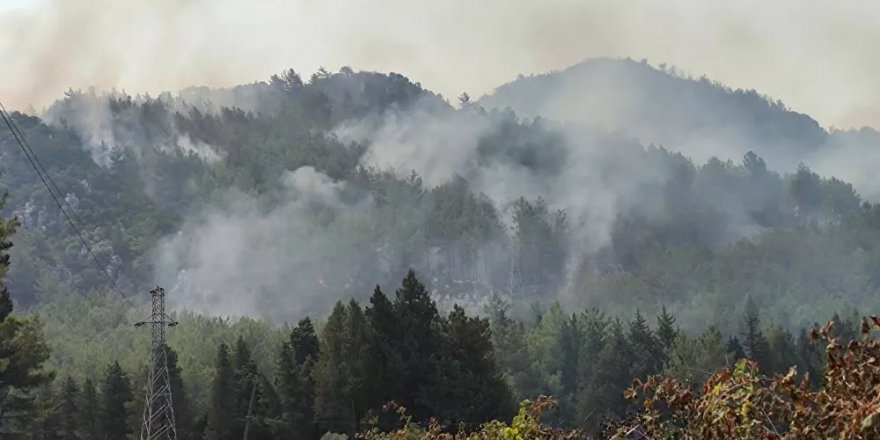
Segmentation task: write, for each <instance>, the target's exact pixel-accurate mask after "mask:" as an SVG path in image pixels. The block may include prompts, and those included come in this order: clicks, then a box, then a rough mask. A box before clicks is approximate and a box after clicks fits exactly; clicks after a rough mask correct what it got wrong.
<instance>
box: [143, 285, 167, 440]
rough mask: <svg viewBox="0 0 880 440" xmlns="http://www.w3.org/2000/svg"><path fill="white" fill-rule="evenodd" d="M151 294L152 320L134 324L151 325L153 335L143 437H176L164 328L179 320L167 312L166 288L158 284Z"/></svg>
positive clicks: (165, 439)
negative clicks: (172, 317) (175, 319)
mask: <svg viewBox="0 0 880 440" xmlns="http://www.w3.org/2000/svg"><path fill="white" fill-rule="evenodd" d="M150 294H152V298H153V313H152V315H150V319H148V320H146V321H142V322H139V323H137V324H135V326H136V327H140V326H143V325H146V324H150V327H151V328H152V335H153V341H152V344H151V347H150V373H149V377H148V378H147V379H148V380H147V385H146V393H147V396H146V399H145V401H144V421H143V425H142V427H141V437H140V440H156V439H162V440H177V428H176V425H175V422H174V405H173V403H172V399H171V382H170V380H169V378H168V353H166V351H165V327H174V326H175V325H177V322H176V321H174V320H173V319H171V318H170V317H169V316H168V315H166V314H165V289H163V288H161V287H158V286H157V287H156V288H155V289H153V290H151V291H150Z"/></svg>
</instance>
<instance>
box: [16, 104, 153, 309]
mask: <svg viewBox="0 0 880 440" xmlns="http://www.w3.org/2000/svg"><path fill="white" fill-rule="evenodd" d="M0 116H2V117H3V121H4V122H5V123H6V126H7V127H8V128H9V131H10V132H11V133H12V136H13V137H14V138H15V141H16V143H18V146H19V147H20V148H21V151H22V152H23V153H24V155H25V157H26V158H27V160H28V162H29V163H30V164H31V167H32V168H33V169H34V171H35V172H36V173H37V176H38V177H39V178H40V181H41V182H43V186H45V187H46V190H47V191H48V192H49V195H50V196H52V200H54V201H55V204H56V205H58V209H60V210H61V214H62V215H63V216H64V218H65V219H66V220H67V224H68V225H70V227H71V229H73V231H74V233H76V236H77V237H79V241H80V242H81V243H82V245H83V246H84V247H85V248H86V251H87V252H88V254H89V256H90V257H91V259H92V261H93V262H94V263H95V265H96V266H98V269H99V270H100V271H101V273H103V274H104V276H105V277H106V278H107V281H109V283H110V287H111V288H112V290H113V291H115V292H116V293H117V294H118V295H119V296H120V297H122V299H123V300H125V301H126V302H127V303H128V305H130V306H131V307H132V308H137V306H135V305H134V303H133V302H132V301H131V300H130V299H129V298H128V297H127V296H126V295H125V294H124V293H123V292H122V290H120V289H119V286H118V285H117V284H116V280H115V279H114V278H113V276H112V275H110V272H109V271H108V270H107V265H104V264H102V263H101V261H100V260H99V259H98V257H97V255H96V254H95V252H94V250H93V249H92V246H91V245H90V244H89V243H88V241H87V240H86V238H85V236H84V235H83V233H82V231H81V229H80V227H78V226H77V225H76V222H74V220H73V218H72V217H71V215H72V216H73V217H76V219H77V220H78V221H79V222H80V224H84V223H85V222H83V221H82V219H80V218H79V215H77V214H76V211H75V210H74V209H73V208H72V207H70V205H69V204H68V203H67V201H66V200H64V199H63V196H62V192H61V190H60V189H58V185H57V184H55V181H54V180H52V177H51V176H50V175H49V173H48V172H47V171H46V168H45V167H44V166H43V164H42V162H40V159H39V158H38V157H37V155H36V153H34V151H33V149H31V147H30V144H28V143H27V140H26V139H25V137H24V135H23V134H22V133H21V130H19V128H18V126H17V125H16V124H15V121H14V120H13V119H12V116H11V115H10V114H9V112H8V111H6V107H5V106H3V103H2V102H0ZM56 193H57V194H56ZM65 205H67V206H68V207H69V208H70V213H68V210H67V209H65V208H64V206H65Z"/></svg>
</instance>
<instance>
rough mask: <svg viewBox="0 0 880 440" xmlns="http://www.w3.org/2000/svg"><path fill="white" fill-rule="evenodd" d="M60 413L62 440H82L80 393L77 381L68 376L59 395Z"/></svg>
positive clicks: (57, 408)
mask: <svg viewBox="0 0 880 440" xmlns="http://www.w3.org/2000/svg"><path fill="white" fill-rule="evenodd" d="M93 404H94V403H93ZM56 405H57V406H56V410H57V412H58V419H59V426H60V433H61V436H60V438H61V440H80V439H81V438H82V437H80V428H81V427H80V423H79V422H80V410H79V408H80V406H79V405H80V392H79V386H78V385H77V384H76V381H75V380H74V379H73V378H72V377H70V376H68V377H67V378H66V379H64V381H63V382H62V383H61V389H60V390H59V393H58V403H57V404H56Z"/></svg>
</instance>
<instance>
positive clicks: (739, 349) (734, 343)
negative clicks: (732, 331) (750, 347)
mask: <svg viewBox="0 0 880 440" xmlns="http://www.w3.org/2000/svg"><path fill="white" fill-rule="evenodd" d="M727 352H728V353H730V355H731V356H732V357H733V359H732V360H733V361H734V362H735V361H737V360H739V359H745V357H746V351H745V349H744V348H743V346H742V343H741V342H739V338H738V337H736V336H731V337H729V338H728V339H727Z"/></svg>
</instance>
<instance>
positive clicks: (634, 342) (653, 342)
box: [627, 310, 665, 379]
mask: <svg viewBox="0 0 880 440" xmlns="http://www.w3.org/2000/svg"><path fill="white" fill-rule="evenodd" d="M627 338H628V339H629V345H630V347H632V350H633V352H634V353H635V355H636V357H635V364H634V365H633V366H632V374H633V377H634V378H638V379H645V378H647V377H648V376H650V375H653V374H655V373H657V372H659V371H660V369H661V368H662V367H663V362H664V361H665V359H664V354H663V345H662V343H661V342H660V340H659V339H658V338H657V336H656V335H654V332H652V331H651V328H650V327H648V321H647V320H645V317H644V316H642V313H641V312H640V311H639V310H636V316H635V318H634V319H633V320H632V321H630V323H629V333H628V334H627Z"/></svg>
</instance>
